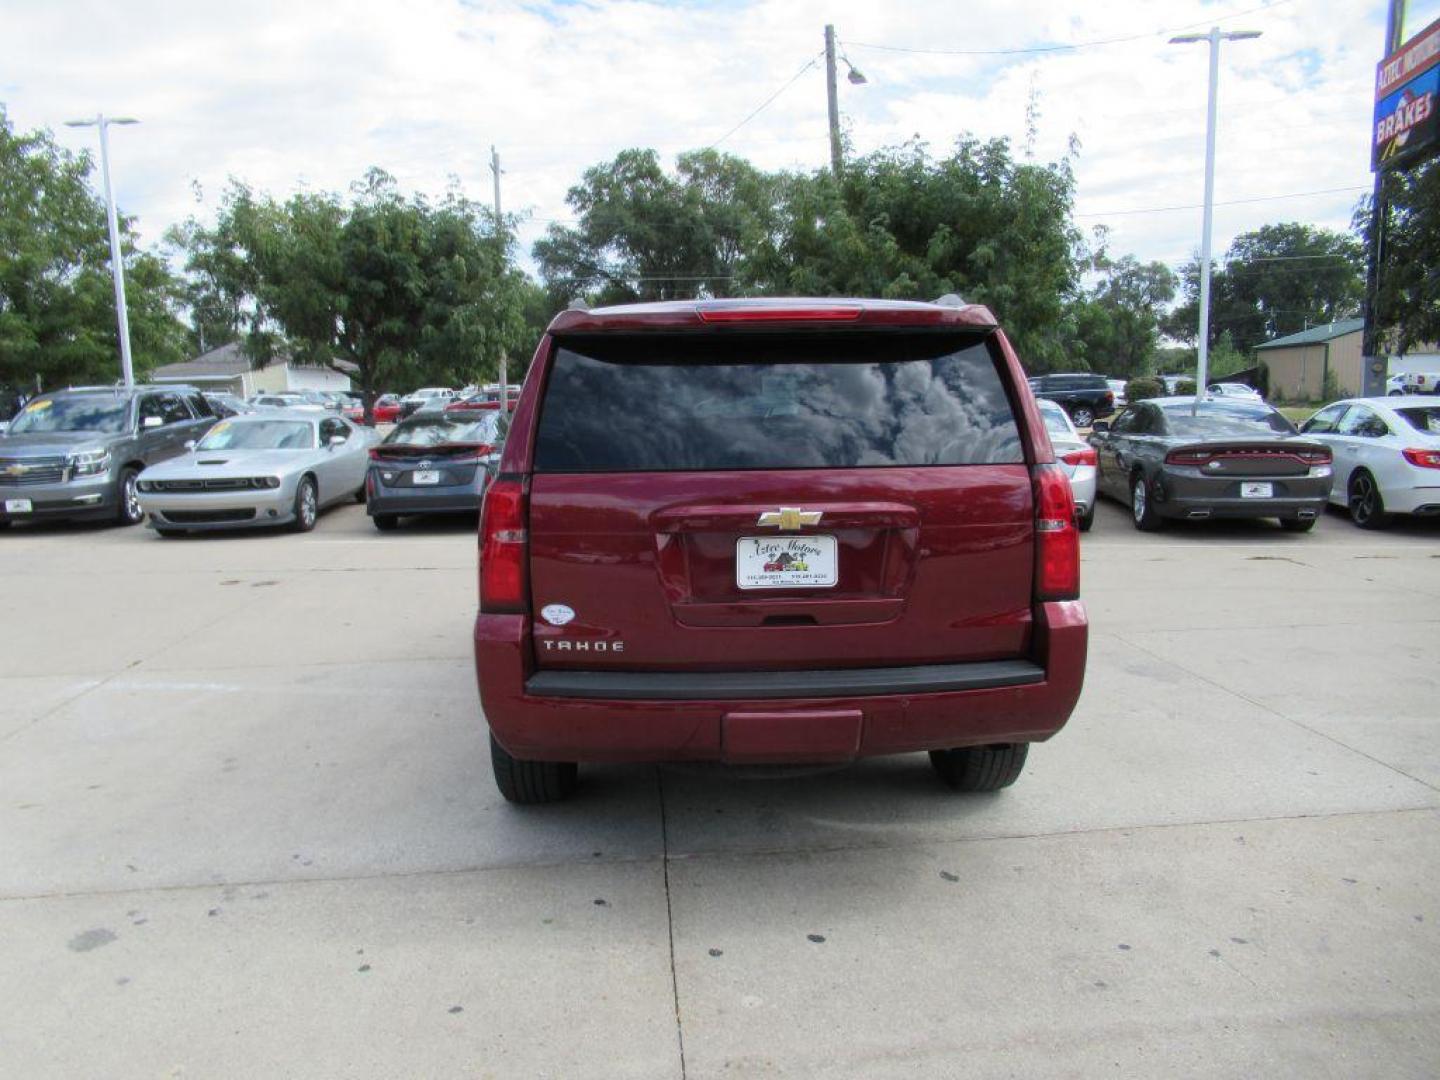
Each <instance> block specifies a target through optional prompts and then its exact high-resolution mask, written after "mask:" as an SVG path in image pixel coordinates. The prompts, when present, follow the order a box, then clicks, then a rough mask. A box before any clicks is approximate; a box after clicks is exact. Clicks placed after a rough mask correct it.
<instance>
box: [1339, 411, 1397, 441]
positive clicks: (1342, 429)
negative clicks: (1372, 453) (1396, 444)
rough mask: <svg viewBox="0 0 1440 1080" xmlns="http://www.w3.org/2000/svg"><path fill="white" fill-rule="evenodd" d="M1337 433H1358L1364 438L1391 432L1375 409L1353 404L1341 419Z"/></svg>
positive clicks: (1379, 436) (1375, 437)
mask: <svg viewBox="0 0 1440 1080" xmlns="http://www.w3.org/2000/svg"><path fill="white" fill-rule="evenodd" d="M1336 434H1339V435H1356V436H1359V437H1360V438H1362V439H1377V438H1381V437H1382V436H1385V435H1388V434H1390V429H1389V427H1387V426H1386V424H1385V421H1384V420H1381V419H1380V417H1379V415H1378V414H1377V413H1376V412H1375V410H1374V409H1370V408H1367V407H1366V406H1364V405H1351V406H1350V411H1349V412H1347V413H1346V414H1345V418H1344V419H1343V420H1341V421H1340V426H1339V427H1338V428H1336Z"/></svg>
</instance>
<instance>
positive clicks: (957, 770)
mask: <svg viewBox="0 0 1440 1080" xmlns="http://www.w3.org/2000/svg"><path fill="white" fill-rule="evenodd" d="M1029 753H1030V744H1029V743H1023V742H1022V743H1001V744H1000V745H999V746H975V747H970V748H968V749H964V750H931V751H930V764H931V765H933V766H934V767H935V771H936V772H937V773H938V774H939V775H940V779H941V780H943V781H944V782H945V784H946V786H948V787H949V788H951V789H952V790H954V791H999V790H1000V789H1001V788H1007V787H1009V786H1010V785H1011V784H1013V783H1014V782H1015V781H1016V780H1018V779H1019V778H1020V771H1021V770H1022V769H1024V768H1025V758H1026V757H1027V756H1028V755H1029Z"/></svg>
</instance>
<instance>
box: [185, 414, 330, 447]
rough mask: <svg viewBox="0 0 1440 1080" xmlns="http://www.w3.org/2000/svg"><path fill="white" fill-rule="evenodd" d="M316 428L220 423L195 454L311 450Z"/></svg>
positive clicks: (287, 422) (297, 422) (300, 423)
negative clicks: (223, 451) (230, 451)
mask: <svg viewBox="0 0 1440 1080" xmlns="http://www.w3.org/2000/svg"><path fill="white" fill-rule="evenodd" d="M314 448H315V427H314V425H312V424H307V423H305V422H303V421H300V420H245V421H231V420H221V421H220V422H219V423H218V424H216V425H215V426H214V427H212V428H211V429H210V432H209V434H207V435H206V436H205V438H203V439H201V440H200V443H199V445H198V446H197V447H196V449H197V450H313V449H314Z"/></svg>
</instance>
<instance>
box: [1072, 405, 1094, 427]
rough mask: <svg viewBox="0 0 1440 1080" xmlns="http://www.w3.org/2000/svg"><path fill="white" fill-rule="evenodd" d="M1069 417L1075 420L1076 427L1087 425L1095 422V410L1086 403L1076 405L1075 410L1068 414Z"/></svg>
mask: <svg viewBox="0 0 1440 1080" xmlns="http://www.w3.org/2000/svg"><path fill="white" fill-rule="evenodd" d="M1070 419H1071V420H1073V421H1075V426H1076V427H1077V428H1081V427H1089V426H1090V425H1091V424H1093V423H1094V422H1095V410H1094V409H1092V408H1090V406H1088V405H1076V406H1075V411H1074V412H1072V413H1071V414H1070Z"/></svg>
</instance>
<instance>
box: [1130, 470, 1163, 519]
mask: <svg viewBox="0 0 1440 1080" xmlns="http://www.w3.org/2000/svg"><path fill="white" fill-rule="evenodd" d="M1130 518H1131V520H1132V521H1134V522H1135V528H1137V529H1139V530H1140V531H1141V532H1157V531H1158V530H1159V529H1160V528H1161V527H1162V526H1163V525H1164V521H1163V520H1162V519H1161V517H1160V515H1159V514H1157V513H1156V512H1155V501H1154V500H1153V499H1152V498H1151V497H1150V484H1149V482H1148V481H1147V480H1146V479H1145V474H1144V473H1136V474H1135V475H1134V476H1132V477H1131V478H1130Z"/></svg>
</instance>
